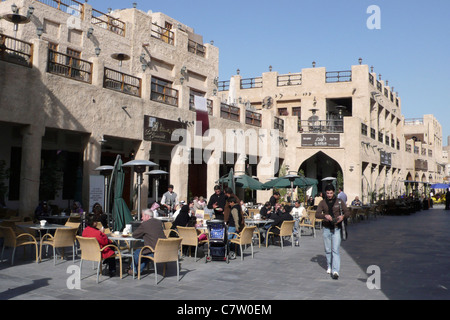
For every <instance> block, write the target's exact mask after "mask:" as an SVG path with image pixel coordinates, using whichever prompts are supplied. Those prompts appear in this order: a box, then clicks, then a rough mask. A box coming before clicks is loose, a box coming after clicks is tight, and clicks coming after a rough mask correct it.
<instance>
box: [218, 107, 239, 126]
mask: <svg viewBox="0 0 450 320" xmlns="http://www.w3.org/2000/svg"><path fill="white" fill-rule="evenodd" d="M220 117H221V118H222V119H228V120H232V121H237V122H239V121H240V118H241V110H240V109H239V108H238V107H233V106H230V105H228V104H225V103H221V104H220Z"/></svg>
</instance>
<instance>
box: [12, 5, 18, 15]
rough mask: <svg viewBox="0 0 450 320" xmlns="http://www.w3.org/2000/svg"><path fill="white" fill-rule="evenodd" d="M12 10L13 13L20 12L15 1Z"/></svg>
mask: <svg viewBox="0 0 450 320" xmlns="http://www.w3.org/2000/svg"><path fill="white" fill-rule="evenodd" d="M11 11H12V13H14V14H18V13H19V8H18V7H17V6H16V4H15V3H13V4H12V5H11Z"/></svg>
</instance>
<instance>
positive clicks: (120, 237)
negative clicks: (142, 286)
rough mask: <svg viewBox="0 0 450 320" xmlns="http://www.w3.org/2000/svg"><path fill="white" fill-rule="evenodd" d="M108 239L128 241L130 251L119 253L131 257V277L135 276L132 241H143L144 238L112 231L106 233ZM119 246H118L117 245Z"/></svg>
mask: <svg viewBox="0 0 450 320" xmlns="http://www.w3.org/2000/svg"><path fill="white" fill-rule="evenodd" d="M108 239H109V240H112V241H116V242H120V241H130V253H122V252H121V253H120V254H121V255H122V257H126V258H131V264H132V266H133V279H134V278H135V276H134V274H135V270H134V254H133V253H134V252H133V247H134V246H133V243H132V242H134V241H142V242H143V241H144V239H138V238H133V237H132V236H124V235H116V234H114V233H110V234H108ZM118 247H119V248H120V246H118Z"/></svg>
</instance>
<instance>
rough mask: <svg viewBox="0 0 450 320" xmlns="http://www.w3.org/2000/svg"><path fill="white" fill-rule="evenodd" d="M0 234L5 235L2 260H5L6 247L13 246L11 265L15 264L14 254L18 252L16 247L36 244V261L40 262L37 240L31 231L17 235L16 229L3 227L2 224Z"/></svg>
mask: <svg viewBox="0 0 450 320" xmlns="http://www.w3.org/2000/svg"><path fill="white" fill-rule="evenodd" d="M0 236H1V237H3V248H2V254H1V258H0V260H1V261H3V252H4V250H5V247H9V248H13V252H12V255H11V265H13V264H14V255H15V253H16V248H17V247H21V246H26V245H29V244H30V245H34V247H35V249H36V263H38V262H39V255H38V244H37V241H36V238H35V237H33V235H31V234H29V233H22V234H19V235H16V233H15V232H14V230H13V229H12V228H10V227H2V226H0Z"/></svg>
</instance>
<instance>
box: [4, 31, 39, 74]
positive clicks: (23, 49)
mask: <svg viewBox="0 0 450 320" xmlns="http://www.w3.org/2000/svg"><path fill="white" fill-rule="evenodd" d="M0 60H3V61H6V62H10V63H14V64H18V65H21V66H24V67H29V68H31V67H32V65H33V44H31V43H28V42H25V41H22V40H19V39H16V38H13V37H10V36H7V35H4V34H0Z"/></svg>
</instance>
